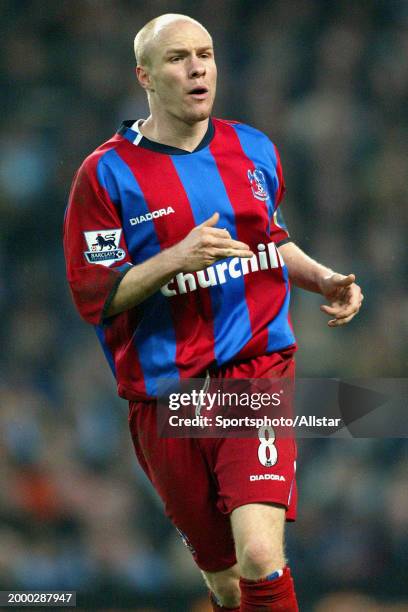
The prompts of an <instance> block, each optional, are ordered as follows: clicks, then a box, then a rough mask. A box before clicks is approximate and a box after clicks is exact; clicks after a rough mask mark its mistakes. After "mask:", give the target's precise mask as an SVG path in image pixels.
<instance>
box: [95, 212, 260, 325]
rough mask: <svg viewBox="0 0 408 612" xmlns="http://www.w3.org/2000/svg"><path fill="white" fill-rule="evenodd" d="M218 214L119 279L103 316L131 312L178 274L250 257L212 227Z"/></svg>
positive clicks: (241, 245) (240, 244) (223, 232)
mask: <svg viewBox="0 0 408 612" xmlns="http://www.w3.org/2000/svg"><path fill="white" fill-rule="evenodd" d="M218 220H219V214H218V213H214V214H213V215H212V217H210V218H209V219H207V220H206V221H204V223H202V224H201V225H198V226H197V227H195V228H194V229H192V230H191V231H190V232H189V234H187V236H186V237H185V238H184V239H183V240H181V242H178V243H177V244H175V245H174V246H172V247H170V248H169V249H167V250H165V251H162V252H161V253H158V255H155V256H154V257H151V258H150V259H148V260H146V261H144V262H143V263H142V264H139V265H137V266H133V267H132V268H131V269H130V270H129V272H127V274H126V275H125V276H124V277H123V278H122V280H121V281H120V283H119V286H118V288H117V290H116V293H115V295H114V297H113V299H112V301H111V303H110V306H109V308H108V311H107V313H106V314H107V316H108V317H111V316H113V315H115V314H118V313H120V312H123V311H125V310H128V309H129V308H133V307H134V306H136V305H137V304H140V302H143V300H145V299H146V298H148V297H149V296H151V295H152V294H153V293H155V292H156V291H158V290H159V289H160V287H162V286H163V285H165V284H166V283H168V282H169V281H170V280H171V279H172V278H173V277H174V276H175V275H176V274H177V273H178V272H196V271H197V270H203V269H204V268H207V267H208V266H210V265H211V264H213V263H214V262H215V261H218V260H219V259H224V258H225V257H252V255H253V253H252V252H251V251H250V249H249V246H248V245H247V244H244V243H243V242H239V241H238V240H233V239H232V238H231V235H230V233H229V232H228V231H227V230H224V229H219V228H216V227H213V226H214V225H215V224H216V223H217V222H218Z"/></svg>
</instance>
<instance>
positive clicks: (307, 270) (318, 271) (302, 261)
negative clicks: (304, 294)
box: [279, 242, 333, 293]
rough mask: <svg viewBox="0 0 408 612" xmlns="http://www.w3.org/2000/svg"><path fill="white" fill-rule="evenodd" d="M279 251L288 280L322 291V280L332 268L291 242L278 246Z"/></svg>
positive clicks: (316, 291) (300, 285)
mask: <svg viewBox="0 0 408 612" xmlns="http://www.w3.org/2000/svg"><path fill="white" fill-rule="evenodd" d="M279 253H280V254H281V255H282V257H283V259H284V261H285V264H286V267H287V269H288V272H289V278H290V281H291V282H292V283H293V284H294V285H296V286H297V287H300V288H301V289H307V290H308V291H314V292H315V293H322V280H323V279H324V278H327V276H330V275H331V274H333V270H331V269H330V268H327V267H326V266H323V265H322V264H319V263H318V262H317V261H315V260H314V259H312V258H311V257H309V256H308V255H306V253H304V252H303V251H302V249H300V248H299V247H298V246H296V244H294V243H293V242H288V243H286V244H283V245H282V246H280V247H279Z"/></svg>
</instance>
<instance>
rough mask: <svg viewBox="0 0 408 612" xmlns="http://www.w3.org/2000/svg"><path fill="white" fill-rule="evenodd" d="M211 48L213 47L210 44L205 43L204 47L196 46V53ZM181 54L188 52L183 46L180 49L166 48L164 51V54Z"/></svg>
mask: <svg viewBox="0 0 408 612" xmlns="http://www.w3.org/2000/svg"><path fill="white" fill-rule="evenodd" d="M210 49H211V51H212V49H213V47H212V45H205V47H198V49H197V53H202V52H203V51H209V50H210ZM179 53H180V54H183V53H188V50H187V49H186V48H185V47H183V48H180V49H167V51H166V52H165V55H173V54H175V55H177V54H179Z"/></svg>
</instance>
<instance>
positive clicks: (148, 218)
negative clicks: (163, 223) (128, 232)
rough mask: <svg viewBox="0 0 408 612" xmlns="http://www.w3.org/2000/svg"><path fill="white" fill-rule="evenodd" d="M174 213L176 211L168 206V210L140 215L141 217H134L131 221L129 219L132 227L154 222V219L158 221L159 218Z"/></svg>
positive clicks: (162, 209)
mask: <svg viewBox="0 0 408 612" xmlns="http://www.w3.org/2000/svg"><path fill="white" fill-rule="evenodd" d="M174 212H175V211H174V209H173V208H172V207H171V206H168V207H167V208H160V209H159V210H154V211H153V212H148V213H146V214H145V215H139V217H132V218H131V219H129V223H130V225H138V224H139V223H144V222H145V221H152V220H153V219H157V218H158V217H162V216H163V215H171V214H172V213H174Z"/></svg>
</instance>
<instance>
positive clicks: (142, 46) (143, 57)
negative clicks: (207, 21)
mask: <svg viewBox="0 0 408 612" xmlns="http://www.w3.org/2000/svg"><path fill="white" fill-rule="evenodd" d="M175 21H190V22H191V23H195V24H196V25H198V26H200V28H202V29H203V30H205V32H207V34H208V36H209V37H210V38H211V35H210V34H209V32H208V31H207V30H206V28H205V27H204V26H203V25H202V24H201V23H200V22H199V21H197V20H196V19H193V18H192V17H189V16H188V15H181V14H178V13H166V14H164V15H160V16H159V17H155V18H154V19H152V20H151V21H148V22H147V23H146V25H144V26H143V28H142V29H141V30H139V32H138V33H137V34H136V37H135V43H134V48H135V57H136V64H137V65H138V66H143V65H149V64H150V55H149V47H150V45H151V42H152V41H153V39H154V38H155V36H156V35H157V34H158V32H159V31H160V30H161V29H163V28H164V27H166V26H167V25H170V24H171V23H173V22H175Z"/></svg>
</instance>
